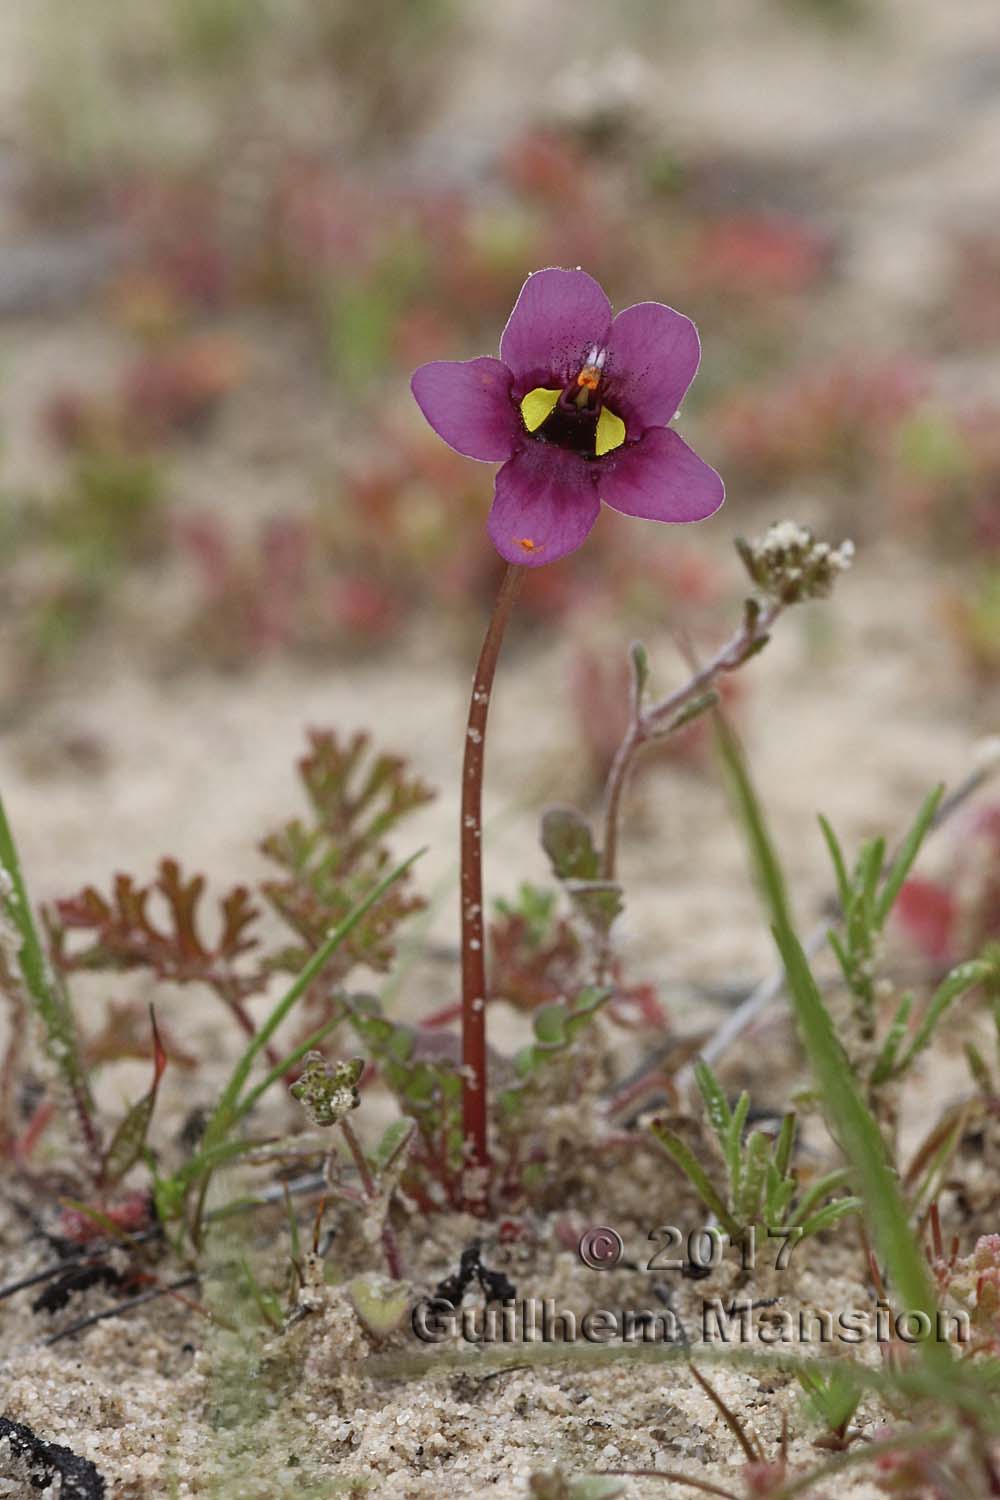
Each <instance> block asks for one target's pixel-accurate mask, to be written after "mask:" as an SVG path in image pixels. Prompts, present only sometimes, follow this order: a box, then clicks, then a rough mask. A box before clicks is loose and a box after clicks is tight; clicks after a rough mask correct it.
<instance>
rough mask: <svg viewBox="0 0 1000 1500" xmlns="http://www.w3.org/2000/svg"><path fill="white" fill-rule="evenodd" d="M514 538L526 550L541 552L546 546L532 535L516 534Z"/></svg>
mask: <svg viewBox="0 0 1000 1500" xmlns="http://www.w3.org/2000/svg"><path fill="white" fill-rule="evenodd" d="M514 540H515V542H516V543H517V545H518V546H519V547H523V548H524V550H525V552H541V551H542V548H543V547H544V546H545V543H544V542H536V541H534V540H533V539H532V538H531V537H530V536H516V537H515V538H514Z"/></svg>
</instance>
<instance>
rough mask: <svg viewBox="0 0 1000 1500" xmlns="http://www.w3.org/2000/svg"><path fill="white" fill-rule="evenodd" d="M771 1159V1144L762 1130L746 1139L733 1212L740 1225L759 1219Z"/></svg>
mask: <svg viewBox="0 0 1000 1500" xmlns="http://www.w3.org/2000/svg"><path fill="white" fill-rule="evenodd" d="M770 1157H771V1142H770V1141H769V1140H768V1138H767V1136H766V1135H765V1134H764V1132H763V1131H762V1130H754V1131H752V1132H751V1134H750V1135H749V1136H748V1137H747V1142H746V1146H745V1147H744V1150H743V1170H742V1172H741V1174H740V1175H741V1180H740V1184H739V1191H738V1195H737V1197H736V1199H735V1201H734V1203H733V1212H734V1214H735V1215H736V1217H737V1219H738V1220H739V1221H740V1223H742V1224H755V1223H757V1221H758V1220H759V1218H760V1211H761V1207H762V1199H763V1196H764V1182H765V1180H766V1177H767V1168H768V1165H769V1162H770Z"/></svg>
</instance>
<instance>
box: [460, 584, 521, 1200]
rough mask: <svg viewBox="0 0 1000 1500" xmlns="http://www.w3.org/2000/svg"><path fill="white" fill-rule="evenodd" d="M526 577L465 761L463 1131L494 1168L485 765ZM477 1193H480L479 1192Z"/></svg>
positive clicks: (472, 706)
mask: <svg viewBox="0 0 1000 1500" xmlns="http://www.w3.org/2000/svg"><path fill="white" fill-rule="evenodd" d="M523 577H524V569H523V568H519V567H515V566H514V565H513V564H508V566H507V571H506V572H505V573H504V576H503V582H502V583H501V585H500V592H499V593H498V595H497V602H496V604H495V605H494V607H493V614H492V616H491V618H490V623H489V626H488V627H487V630H486V636H485V638H484V640H483V645H482V650H481V651H480V653H479V662H478V664H477V666H476V675H475V677H474V679H473V682H472V698H471V701H470V703H469V723H468V728H467V730H466V735H465V756H464V759H463V762H462V822H461V882H460V884H461V892H460V897H461V906H462V1134H463V1136H464V1139H465V1151H466V1160H467V1162H468V1164H469V1165H471V1166H475V1167H484V1168H488V1166H489V1160H490V1158H489V1144H488V1139H487V1127H486V1104H487V1099H486V1086H487V1069H486V953H485V946H484V945H485V923H484V921H483V765H484V762H485V758H486V718H487V714H488V712H489V706H490V693H491V691H492V689H493V675H494V673H495V671H496V665H497V658H498V657H499V655H500V647H501V645H502V644H503V638H504V632H505V630H506V628H507V621H508V620H509V619H510V615H511V610H512V609H513V607H514V601H515V599H516V598H517V594H518V590H519V588H520V586H521V582H522V580H523ZM473 1196H474V1197H477V1198H478V1196H479V1195H477V1194H474V1195H473ZM469 1206H470V1207H474V1206H477V1205H473V1204H470V1205H469ZM478 1206H479V1207H480V1209H481V1208H482V1207H483V1206H484V1205H482V1203H479V1204H478Z"/></svg>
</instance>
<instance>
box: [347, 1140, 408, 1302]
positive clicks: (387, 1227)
mask: <svg viewBox="0 0 1000 1500" xmlns="http://www.w3.org/2000/svg"><path fill="white" fill-rule="evenodd" d="M340 1128H341V1130H342V1131H343V1133H344V1140H345V1141H346V1142H347V1145H348V1149H349V1150H350V1153H351V1156H352V1157H353V1158H354V1165H355V1166H356V1167H357V1169H358V1176H359V1177H360V1179H361V1189H362V1192H363V1193H364V1195H365V1197H366V1198H367V1199H368V1201H369V1203H374V1202H375V1200H376V1199H377V1198H378V1195H379V1192H378V1188H377V1187H376V1186H375V1179H374V1177H373V1176H372V1169H371V1167H370V1166H369V1165H368V1159H367V1157H366V1156H365V1153H364V1151H363V1150H362V1148H361V1142H360V1141H359V1140H358V1138H357V1135H356V1134H355V1132H354V1126H353V1125H352V1124H351V1123H350V1121H349V1120H346V1119H345V1120H341V1121H340ZM385 1211H386V1217H385V1219H384V1220H383V1221H382V1249H383V1250H384V1251H385V1263H386V1265H387V1266H388V1268H389V1275H390V1276H391V1277H392V1279H393V1281H402V1279H403V1261H402V1257H401V1255H400V1253H399V1244H398V1242H397V1240H396V1233H395V1230H394V1229H393V1227H392V1225H391V1224H390V1223H389V1218H388V1214H389V1205H388V1203H387V1204H386V1205H385Z"/></svg>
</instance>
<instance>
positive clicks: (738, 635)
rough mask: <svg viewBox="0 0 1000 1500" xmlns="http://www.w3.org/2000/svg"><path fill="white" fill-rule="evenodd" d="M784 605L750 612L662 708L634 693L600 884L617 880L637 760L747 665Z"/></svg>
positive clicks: (607, 802)
mask: <svg viewBox="0 0 1000 1500" xmlns="http://www.w3.org/2000/svg"><path fill="white" fill-rule="evenodd" d="M783 608H784V605H783V604H781V603H780V602H779V601H778V600H770V601H769V602H768V603H767V604H766V605H765V606H764V607H763V609H761V610H760V611H759V612H756V611H755V610H753V609H751V607H750V606H748V607H747V610H746V612H745V613H744V616H743V620H742V622H741V624H740V627H739V629H738V630H736V631H735V632H734V633H733V635H732V636H730V638H729V640H728V641H727V642H726V644H725V645H724V646H723V647H722V649H721V650H720V651H718V652H716V654H715V656H713V657H712V659H711V661H709V662H706V664H705V666H703V667H699V669H698V670H697V671H696V672H694V673H693V674H692V676H691V677H690V678H689V679H688V681H687V682H686V683H685V684H684V685H683V687H679V688H677V689H676V691H674V692H673V693H670V694H668V696H667V697H666V698H661V699H660V700H659V702H658V703H653V704H651V705H650V706H649V707H648V708H645V707H643V704H642V700H641V695H640V694H639V693H637V692H636V693H634V694H633V698H632V711H631V715H630V719H629V726H628V728H627V729H626V731H625V735H624V737H623V739H622V742H621V744H620V745H619V746H618V749H617V751H616V752H615V758H614V760H613V761H612V763H611V770H610V771H609V772H608V780H607V786H606V788H605V793H604V838H603V841H602V846H601V879H602V880H614V878H615V869H616V865H617V859H618V829H619V825H620V823H621V801H622V793H623V792H624V790H625V786H626V784H627V782H628V778H629V775H630V774H631V771H632V766H633V764H634V762H635V758H636V756H637V755H638V753H639V751H640V750H641V749H642V747H643V745H645V744H646V743H647V741H648V740H651V739H654V738H656V737H659V736H662V735H664V734H669V733H670V732H671V729H672V728H677V729H679V728H680V727H681V724H680V723H672V721H674V720H678V719H680V720H681V721H682V722H686V720H685V719H684V709H685V708H687V707H688V706H689V705H691V704H693V703H694V702H695V700H696V699H697V698H699V697H702V696H704V695H705V694H706V693H708V692H709V691H710V689H711V688H712V686H713V684H714V683H715V681H716V679H717V678H718V677H721V676H722V675H723V673H725V672H735V671H736V669H737V667H741V666H742V665H743V663H744V662H745V661H748V660H749V658H750V657H751V656H753V655H755V654H756V652H757V651H759V650H760V648H761V647H762V646H763V645H764V643H765V642H766V640H767V637H768V634H769V632H770V629H771V626H772V625H773V624H774V622H775V620H776V619H777V618H778V616H779V615H780V614H781V611H782V609H783Z"/></svg>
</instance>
